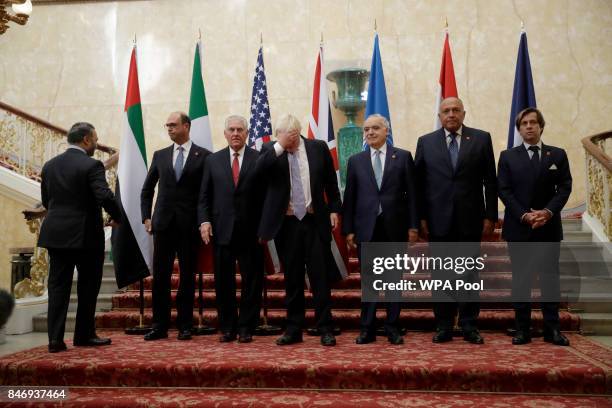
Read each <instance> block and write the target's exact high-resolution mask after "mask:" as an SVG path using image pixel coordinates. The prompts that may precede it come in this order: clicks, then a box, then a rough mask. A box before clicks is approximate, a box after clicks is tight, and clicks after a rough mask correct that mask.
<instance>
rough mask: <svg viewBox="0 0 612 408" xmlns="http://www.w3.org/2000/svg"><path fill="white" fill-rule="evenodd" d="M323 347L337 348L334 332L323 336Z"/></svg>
mask: <svg viewBox="0 0 612 408" xmlns="http://www.w3.org/2000/svg"><path fill="white" fill-rule="evenodd" d="M321 345H323V346H335V345H336V337H334V334H333V333H332V332H327V333H325V334H324V335H322V336H321Z"/></svg>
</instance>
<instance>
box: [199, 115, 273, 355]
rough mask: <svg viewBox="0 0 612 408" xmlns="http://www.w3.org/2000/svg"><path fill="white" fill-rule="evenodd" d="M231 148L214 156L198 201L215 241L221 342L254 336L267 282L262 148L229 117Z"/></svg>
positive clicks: (206, 234)
mask: <svg viewBox="0 0 612 408" xmlns="http://www.w3.org/2000/svg"><path fill="white" fill-rule="evenodd" d="M223 133H224V135H225V139H226V140H227V144H228V147H226V148H224V149H222V150H219V151H218V152H216V153H213V154H211V155H209V156H208V157H207V158H206V164H205V166H204V176H203V177H202V186H201V188H200V199H199V203H198V223H199V225H200V235H201V237H202V240H203V241H204V243H206V244H208V243H209V242H211V241H212V242H213V245H214V254H215V257H214V262H215V292H216V295H217V315H218V317H219V329H220V330H221V337H220V338H219V341H221V342H222V343H226V342H231V341H234V340H235V339H236V334H238V342H240V343H249V342H251V341H252V336H253V331H254V330H255V327H256V326H257V322H258V319H259V310H260V308H261V291H262V283H263V250H262V247H261V245H260V244H259V242H258V241H257V226H258V222H259V216H260V214H261V203H262V198H263V196H262V188H261V186H259V185H258V184H259V181H258V179H257V177H256V175H255V163H256V162H257V157H258V156H259V153H258V152H257V150H254V149H251V148H250V147H247V146H246V144H245V143H246V139H247V133H248V132H247V121H246V119H245V118H243V117H242V116H238V115H232V116H229V117H228V118H227V119H226V120H225V130H224V132H223ZM236 261H238V265H239V266H240V275H241V278H242V279H241V286H240V293H241V297H240V315H238V309H237V303H236Z"/></svg>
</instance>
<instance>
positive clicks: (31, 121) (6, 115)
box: [0, 102, 119, 299]
mask: <svg viewBox="0 0 612 408" xmlns="http://www.w3.org/2000/svg"><path fill="white" fill-rule="evenodd" d="M66 134H67V130H65V129H62V128H60V127H57V126H55V125H52V124H51V123H49V122H47V121H45V120H42V119H39V118H37V117H35V116H32V115H30V114H28V113H26V112H23V111H21V110H19V109H17V108H15V107H13V106H10V105H8V104H6V103H3V102H0V166H2V167H5V168H7V169H9V170H11V171H13V172H15V173H17V174H20V175H22V176H25V177H27V178H29V179H32V180H35V181H38V182H40V172H41V170H42V166H43V164H44V163H45V162H46V161H48V160H49V159H51V158H53V157H55V156H57V155H58V154H60V153H62V152H63V151H64V150H66V147H67V146H68V142H67V141H66ZM118 155H119V153H118V151H117V149H115V148H112V147H109V146H105V145H103V144H98V150H97V151H96V153H95V157H96V158H97V159H99V160H101V161H102V162H103V163H104V166H105V167H106V179H107V181H108V184H109V185H110V186H111V188H112V189H114V187H115V180H116V178H117V173H116V164H117V160H118ZM23 214H24V216H25V219H26V222H27V224H28V227H29V229H30V231H31V232H32V233H33V234H34V239H35V240H34V242H37V241H38V234H39V232H40V225H41V224H42V220H43V218H44V216H45V214H46V210H45V209H44V208H42V206H41V207H37V208H32V209H26V210H24V211H23ZM33 252H34V255H33V256H32V268H31V270H30V278H26V279H24V280H22V281H20V282H17V284H15V288H14V292H15V297H16V298H18V299H19V298H24V297H31V296H41V295H42V294H43V293H44V292H45V290H46V288H47V275H48V270H49V265H48V257H47V251H46V250H45V249H43V248H38V247H34V251H33Z"/></svg>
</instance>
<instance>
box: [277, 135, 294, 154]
mask: <svg viewBox="0 0 612 408" xmlns="http://www.w3.org/2000/svg"><path fill="white" fill-rule="evenodd" d="M276 141H277V142H278V144H280V145H281V147H282V148H283V149H285V150H286V151H288V152H294V151H296V150H297V148H298V146H299V145H300V132H298V131H297V130H290V131H284V130H279V131H277V132H276Z"/></svg>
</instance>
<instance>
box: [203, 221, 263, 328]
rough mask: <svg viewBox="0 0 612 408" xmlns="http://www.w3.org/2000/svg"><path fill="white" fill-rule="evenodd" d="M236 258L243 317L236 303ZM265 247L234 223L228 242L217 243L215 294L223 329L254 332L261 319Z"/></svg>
mask: <svg viewBox="0 0 612 408" xmlns="http://www.w3.org/2000/svg"><path fill="white" fill-rule="evenodd" d="M236 261H238V265H239V267H240V276H241V281H242V283H241V287H240V317H238V307H237V302H236ZM263 279H264V277H263V249H262V247H261V245H260V244H259V243H258V242H257V237H256V236H255V235H252V234H247V233H245V232H244V231H242V228H240V225H239V223H238V222H236V225H235V226H234V231H233V233H232V239H231V242H230V243H229V244H228V245H220V244H215V293H216V296H217V314H218V316H219V329H220V330H221V331H222V332H223V333H236V330H238V331H239V332H240V333H253V331H254V330H255V327H256V326H257V323H258V321H259V312H260V310H261V295H262V293H261V291H262V285H263Z"/></svg>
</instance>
